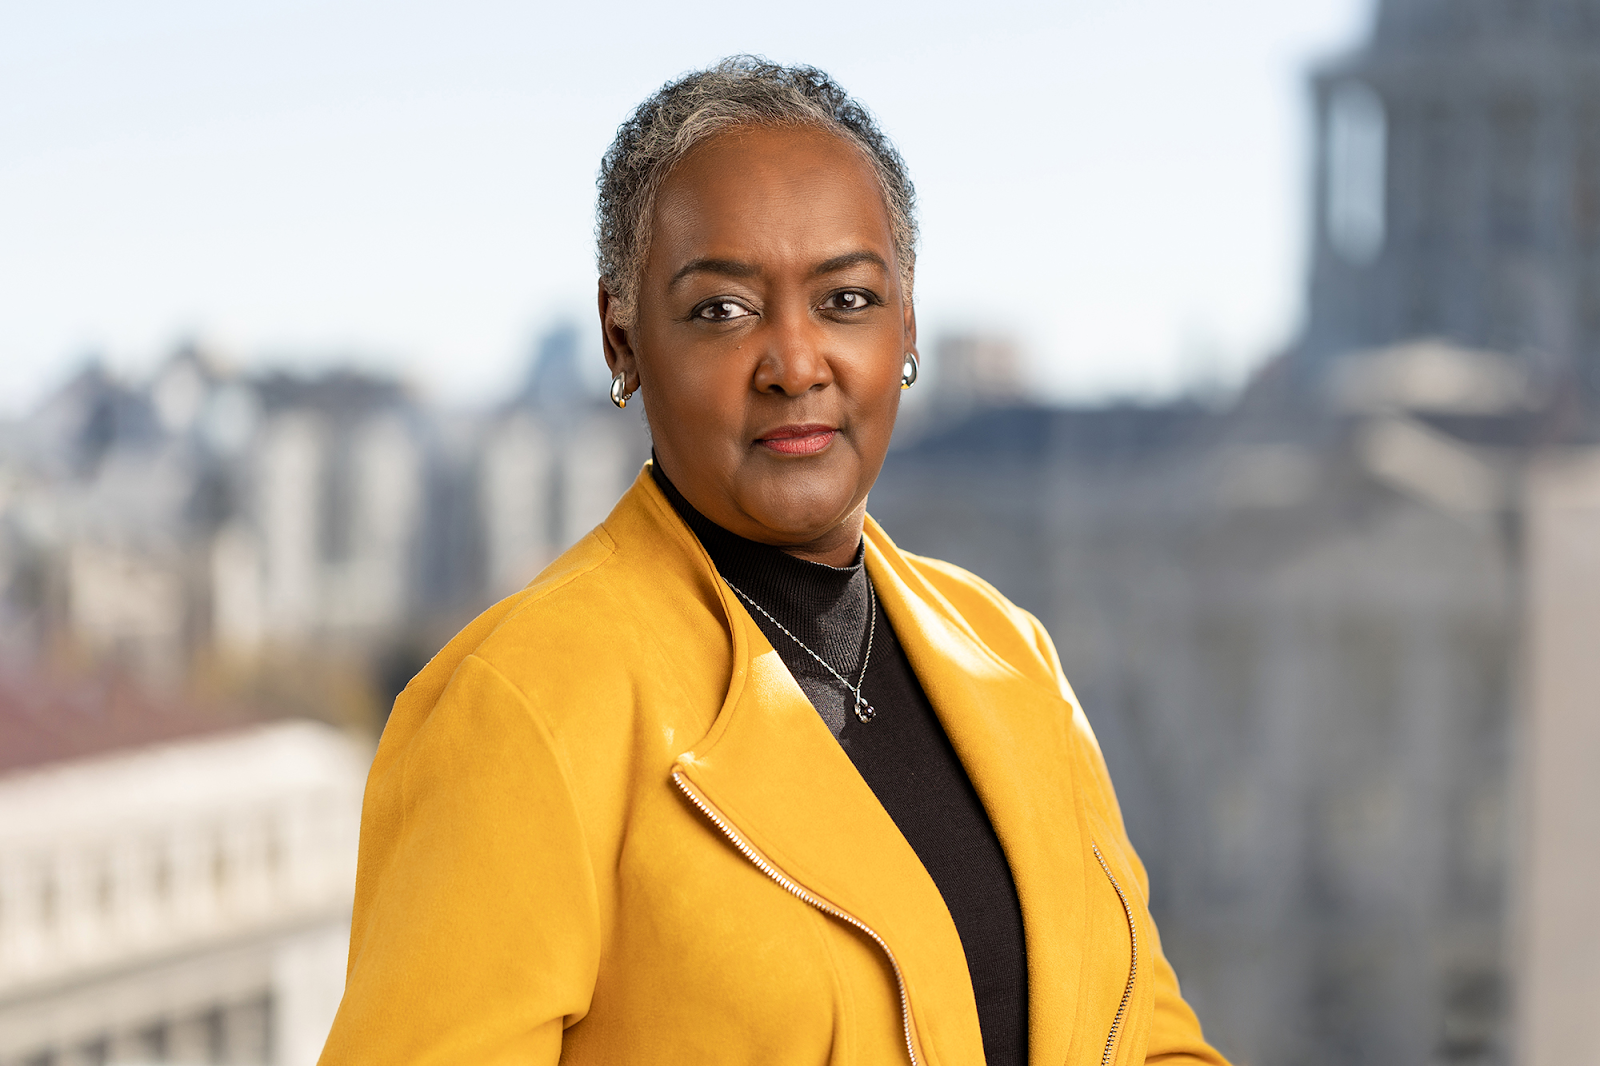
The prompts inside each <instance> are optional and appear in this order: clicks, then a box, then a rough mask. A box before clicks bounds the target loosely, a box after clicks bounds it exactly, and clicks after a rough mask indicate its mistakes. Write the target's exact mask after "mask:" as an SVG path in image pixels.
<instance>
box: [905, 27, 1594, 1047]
mask: <svg viewBox="0 0 1600 1066" xmlns="http://www.w3.org/2000/svg"><path fill="white" fill-rule="evenodd" d="M1597 58H1600V3H1595V2H1593V0H1517V2H1512V0H1383V2H1381V3H1379V4H1378V5H1377V11H1376V18H1375V23H1374V29H1373V35H1372V39H1371V41H1370V42H1369V43H1368V44H1367V45H1366V46H1365V47H1363V48H1362V49H1360V50H1359V51H1357V52H1356V53H1354V54H1352V55H1350V56H1348V57H1345V58H1343V59H1341V60H1339V61H1337V62H1334V63H1331V64H1329V65H1327V66H1326V67H1324V68H1322V69H1321V70H1319V71H1318V72H1317V74H1316V75H1315V77H1314V78H1313V83H1312V85H1313V95H1314V98H1315V102H1316V114H1317V121H1318V133H1319V136H1318V140H1317V145H1318V147H1317V164H1318V165H1317V167H1316V170H1315V182H1314V187H1313V189H1312V194H1313V195H1312V203H1313V207H1314V211H1315V218H1316V223H1317V224H1316V227H1315V242H1314V253H1313V257H1312V263H1311V273H1310V288H1309V299H1308V317H1307V321H1306V324H1305V328H1304V333H1303V335H1302V337H1301V339H1300V340H1299V342H1298V343H1297V344H1296V345H1295V346H1294V347H1293V348H1292V349H1291V350H1290V351H1289V352H1288V353H1286V354H1285V355H1284V356H1282V357H1281V358H1279V359H1278V360H1276V361H1274V363H1273V364H1272V365H1270V366H1269V367H1268V368H1267V369H1266V370H1265V371H1263V372H1262V373H1261V374H1260V375H1259V376H1258V377H1257V378H1256V379H1255V380H1254V381H1253V382H1252V383H1251V384H1250V386H1249V388H1248V389H1247V390H1246V391H1245V392H1244V394H1243V395H1242V396H1241V397H1240V398H1239V400H1238V402H1237V403H1235V404H1233V405H1231V406H1228V407H1227V408H1226V409H1220V410H1219V409H1217V408H1216V407H1215V406H1214V405H1210V404H1201V403H1192V404H1191V403H1185V402H1179V403H1175V404H1168V405H1157V406H1149V407H1137V406H1120V407H1102V408H1088V409H1055V408H1040V407H1028V406H1017V405H1015V404H1005V403H999V404H995V403H993V402H991V403H990V405H989V409H988V410H982V409H981V405H980V409H979V410H977V411H975V412H974V413H973V414H972V415H971V417H969V418H968V419H967V420H965V421H964V422H961V423H959V424H956V425H953V426H948V425H947V426H945V427H944V428H942V429H941V431H940V432H938V433H935V434H932V435H926V436H923V437H922V438H920V439H918V440H916V441H915V442H913V443H911V444H910V445H909V446H906V447H903V448H902V449H901V450H899V451H897V452H895V453H892V454H891V457H890V461H889V464H888V467H887V468H886V470H885V473H884V475H883V477H882V479H881V480H880V482H879V485H878V488H877V489H876V491H875V492H874V494H873V511H874V514H875V515H877V517H879V518H880V519H881V520H882V521H883V522H884V523H885V525H886V526H887V528H888V529H889V531H890V533H891V534H893V535H898V536H899V537H900V538H901V539H902V543H903V544H904V545H905V546H906V547H908V548H909V549H911V550H913V551H918V552H926V553H928V554H932V555H936V556H941V557H944V558H949V559H952V560H953V561H955V562H958V563H961V564H963V565H967V566H969V567H971V568H972V569H974V570H976V571H977V572H979V573H980V574H983V575H984V576H985V577H988V578H990V579H991V580H993V581H994V582H995V584H997V585H998V586H999V587H1000V589H1001V590H1002V591H1004V592H1006V593H1007V594H1008V595H1010V596H1012V597H1013V598H1014V599H1016V600H1017V601H1018V602H1019V603H1021V604H1023V605H1024V606H1026V607H1028V608H1029V609H1031V610H1033V611H1034V612H1035V613H1037V614H1038V615H1039V616H1040V617H1041V618H1042V619H1043V620H1044V621H1045V623H1046V624H1047V626H1048V627H1049V629H1050V630H1051V632H1052V633H1053V635H1054V636H1055V639H1056V642H1057V645H1058V647H1059V648H1060V650H1061V654H1062V658H1063V660H1064V662H1065V665H1066V667H1067V670H1068V673H1069V675H1070V676H1071V677H1072V678H1073V680H1074V684H1075V686H1076V688H1077V691H1078V693H1079V695H1080V696H1081V697H1082V698H1083V700H1084V702H1085V704H1086V707H1087V710H1088V712H1089V715H1090V718H1091V720H1092V721H1094V723H1095V724H1096V728H1097V730H1098V731H1099V733H1100V736H1101V738H1102V742H1103V744H1104V747H1105V750H1106V754H1107V758H1108V761H1109V762H1110V763H1111V766H1112V771H1113V774H1114V776H1115V778H1116V780H1117V782H1118V786H1119V792H1120V796H1121V799H1122V802H1123V805H1124V810H1125V814H1126V817H1127V820H1128V823H1129V826H1130V830H1131V832H1132V835H1133V838H1134V841H1135V843H1136V844H1138V845H1139V846H1140V848H1141V850H1142V853H1143V855H1144V857H1145V858H1146V860H1147V862H1148V864H1149V866H1150V870H1151V874H1152V879H1153V882H1154V893H1155V898H1154V900H1153V909H1154V911H1155V913H1156V914H1157V916H1158V918H1159V919H1160V920H1161V921H1162V931H1163V935H1164V939H1165V942H1166V946H1167V947H1168V949H1169V953H1170V955H1171V956H1172V958H1173V960H1174V963H1175V965H1176V966H1177V968H1178V971H1179V975H1180V977H1181V978H1182V979H1183V980H1184V983H1185V989H1186V991H1187V992H1188V994H1189V995H1190V997H1191V998H1192V999H1193V1001H1194V1003H1195V1005H1196V1007H1197V1008H1198V1009H1199V1011H1200V1015H1201V1017H1202V1019H1203V1020H1204V1021H1205V1022H1206V1024H1207V1026H1208V1030H1209V1032H1210V1033H1211V1034H1212V1035H1213V1036H1214V1038H1215V1040H1216V1041H1217V1043H1218V1044H1219V1046H1220V1047H1221V1048H1222V1049H1223V1050H1224V1051H1225V1052H1227V1053H1229V1054H1230V1055H1232V1056H1235V1057H1236V1059H1237V1060H1238V1061H1240V1062H1242V1063H1269V1062H1296V1063H1305V1064H1317V1063H1327V1064H1330V1066H1331V1064H1335V1063H1361V1062H1459V1063H1503V1062H1509V1061H1512V1060H1516V1061H1520V1062H1525V1063H1536V1064H1540V1066H1542V1064H1544V1063H1556V1062H1572V1061H1590V1060H1592V1059H1593V1058H1594V1053H1593V1051H1592V1049H1591V1047H1590V1045H1589V1042H1588V1040H1587V1037H1586V1034H1585V1021H1584V1020H1585V1019H1587V1017H1588V1011H1589V1010H1590V1009H1592V1007H1593V1005H1594V1004H1595V1003H1597V1002H1600V977H1597V976H1596V975H1597V974H1600V968H1597V967H1595V965H1594V962H1593V960H1594V959H1595V958H1596V955H1597V952H1600V915H1597V914H1596V913H1595V910H1594V906H1593V900H1594V898H1595V886H1596V885H1597V884H1600V866H1597V865H1596V860H1595V856H1596V855H1600V786H1597V785H1596V784H1595V783H1594V782H1595V781H1596V778H1595V775H1594V774H1593V773H1592V771H1590V770H1589V768H1588V767H1587V761H1588V760H1589V759H1590V758H1591V757H1592V753H1593V752H1594V751H1595V750H1596V744H1597V743H1600V733H1597V722H1600V714H1597V713H1596V707H1597V706H1600V705H1597V704H1596V701H1595V697H1594V695H1593V693H1594V692H1595V691H1596V690H1597V689H1600V656H1597V655H1595V654H1594V653H1593V650H1592V649H1593V648H1594V647H1595V643H1596V640H1597V638H1600V615H1597V613H1596V609H1595V607H1594V604H1596V603H1600V422H1597V418H1596V397H1597V394H1600V377H1597V376H1596V367H1600V347H1597V345H1600V325H1597V324H1600V317H1597V313H1600V312H1597V309H1600V272H1597V271H1600V266H1597V264H1600V243H1597V242H1596V241H1590V240H1589V237H1587V236H1585V234H1589V232H1590V231H1591V230H1593V231H1594V232H1595V233H1596V234H1600V222H1597V221H1596V219H1600V214H1597V213H1596V205H1600V164H1597V163H1596V160H1600V155H1595V153H1594V152H1591V149H1592V148H1595V147H1596V146H1600V140H1596V139H1595V138H1596V136H1597V133H1596V131H1600V63H1597ZM1591 142H1593V144H1591ZM1591 155H1593V156H1594V158H1593V159H1591V158H1590V156H1591ZM1591 216H1593V217H1591ZM1591 223H1592V224H1591ZM1586 242H1587V243H1586ZM1590 245H1593V247H1590Z"/></svg>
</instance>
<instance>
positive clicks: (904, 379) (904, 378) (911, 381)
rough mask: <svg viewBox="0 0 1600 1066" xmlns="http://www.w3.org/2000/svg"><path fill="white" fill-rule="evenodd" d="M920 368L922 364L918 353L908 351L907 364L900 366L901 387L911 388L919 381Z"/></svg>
mask: <svg viewBox="0 0 1600 1066" xmlns="http://www.w3.org/2000/svg"><path fill="white" fill-rule="evenodd" d="M918 369H920V364H919V363H918V362H917V353H916V352H907V353H906V361H905V364H904V365H903V366H902V367H901V368H900V387H901V388H902V389H909V388H910V387H911V386H913V385H915V384H916V383H917V370H918Z"/></svg>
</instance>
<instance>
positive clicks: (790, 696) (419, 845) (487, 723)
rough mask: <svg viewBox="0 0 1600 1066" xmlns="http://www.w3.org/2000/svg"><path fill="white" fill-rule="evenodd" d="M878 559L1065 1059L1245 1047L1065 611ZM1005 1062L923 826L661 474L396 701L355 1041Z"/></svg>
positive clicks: (1038, 1026)
mask: <svg viewBox="0 0 1600 1066" xmlns="http://www.w3.org/2000/svg"><path fill="white" fill-rule="evenodd" d="M866 561H867V570H868V573H869V574H870V575H871V578H872V581H873V584H874V586H875V587H876V589H877V592H878V596H879V599H880V600H881V601H882V603H883V608H884V610H885V611H886V612H887V615H888V617H889V619H890V621H891V622H892V623H893V625H894V630H895V635H896V636H897V637H899V639H900V643H901V644H902V645H903V646H904V648H905V652H906V655H907V656H908V658H909V659H910V661H911V664H912V667H913V668H914V669H915V671H916V675H917V679H918V680H919V681H920V682H921V683H922V687H923V688H924V690H925V691H926V692H927V694H928V698H929V699H930V700H931V701H932V703H933V706H934V707H935V709H936V710H937V712H938V714H939V718H940V721H941V722H942V723H943V724H944V727H945V730H946V732H947V733H948V734H949V737H950V740H951V742H952V743H953V744H954V746H955V749H956V751H957V753H958V754H959V755H960V757H961V761H962V764H963V765H964V766H965V767H966V769H967V772H968V774H969V775H970V776H971V778H972V781H973V784H974V786H975V787H976V788H977V791H978V794H979V795H980V796H981V797H982V799H983V803H984V807H985V808H986V809H987V810H988V812H989V816H990V819H991V821H992V822H993V823H994V827H995V831H996V833H997V834H998V835H999V838H1000V841H1001V844H1002V846H1003V847H1004V848H1005V852H1006V857H1007V859H1008V860H1009V862H1010V864H1011V870H1012V875H1013V877H1014V879H1015V881H1016V886H1017V895H1018V897H1019V899H1020V900H1021V904H1022V915H1023V922H1024V928H1025V930H1026V936H1027V956H1028V985H1029V994H1028V1010H1029V1014H1028V1026H1029V1049H1030V1050H1029V1055H1030V1059H1031V1061H1032V1062H1034V1063H1051V1064H1055V1063H1073V1064H1081V1066H1094V1064H1097V1063H1100V1064H1105V1066H1110V1064H1113V1063H1116V1064H1128V1063H1139V1062H1144V1061H1150V1060H1154V1059H1166V1060H1172V1061H1179V1060H1185V1061H1198V1062H1207V1063H1213V1064H1216V1063H1221V1062H1222V1060H1221V1058H1220V1057H1219V1056H1218V1055H1217V1054H1216V1052H1214V1051H1213V1050H1212V1049H1211V1048H1209V1047H1208V1046H1207V1045H1206V1043H1205V1041H1204V1039H1203V1037H1202V1036H1201V1033H1200V1026H1199V1023H1198V1022H1197V1021H1196V1020H1195V1016H1194V1014H1193V1012H1192V1011H1190V1009H1189V1008H1188V1006H1187V1005H1186V1004H1185V1003H1184V1002H1183V999H1182V998H1181V997H1180V995H1179V992H1178V984H1177V980H1176V979H1175V977H1174V976H1173V973H1172V969H1171V967H1170V966H1168V964H1167V962H1166V959H1165V958H1164V957H1163V956H1162V954H1161V947H1160V943H1159V940H1158V938H1157V936H1156V929H1155V925H1154V923H1152V922H1151V920H1150V913H1149V911H1148V910H1147V909H1146V900H1147V897H1148V887H1147V884H1146V878H1145V873H1144V869H1143V867H1142V866H1141V865H1140V863H1139V859H1138V857H1137V856H1136V855H1135V854H1134V851H1133V848H1132V847H1131V846H1130V844H1129V843H1128V839H1127V836H1126V834H1125V832H1124V830H1123V826H1122V818H1121V814H1120V813H1119V811H1118V809H1117V802H1116V798H1115V796H1114V795H1113V793H1112V790H1111V783H1110V780H1109V779H1108V777H1107V776H1106V770H1105V765H1104V763H1103V761H1102V760H1101V757H1100V751H1099V748H1098V746H1097V745H1096V742H1095V739H1094V735H1093V733H1092V732H1091V731H1090V729H1089V723H1088V722H1087V721H1086V720H1085V718H1084V716H1083V712H1082V711H1081V710H1080V709H1079V708H1078V707H1077V703H1076V700H1075V698H1074V697H1073V694H1072V691H1071V689H1070V688H1069V687H1068V685H1067V681H1066V678H1065V677H1064V676H1063V675H1062V672H1061V667H1060V664H1059V662H1058V660H1057V658H1056V654H1055V650H1054V648H1053V647H1052V646H1051V644H1050V640H1049V638H1048V637H1047V636H1046V635H1045V633H1044V630H1043V629H1042V628H1041V627H1040V625H1039V623H1038V622H1037V621H1035V620H1034V618H1033V617H1032V616H1031V615H1029V614H1027V613H1026V612H1024V611H1022V610H1020V609H1019V608H1017V607H1015V606H1013V605H1012V604H1010V603H1009V602H1008V601H1006V600H1005V599H1004V598H1003V597H1001V596H1000V595H999V593H997V592H996V591H995V590H994V589H993V588H991V587H990V586H988V585H987V584H985V583H983V582H982V581H980V580H978V579H977V578H975V577H973V576H972V575H970V574H967V573H966V572H964V571H961V570H958V569H956V568H955V567H952V566H949V565H947V564H944V563H939V562H934V561H931V560H928V559H922V558H918V557H916V556H913V555H908V554H906V553H905V552H902V551H900V550H899V549H898V548H896V547H895V545H894V544H893V543H892V542H891V541H890V540H889V538H888V537H887V536H886V535H885V534H884V532H883V530H882V529H880V528H879V527H878V526H877V525H876V524H875V523H872V522H870V521H869V522H868V524H867V533H866ZM558 1060H559V1061H560V1062H563V1063H693V1064H697V1066H700V1064H708V1063H761V1064H764V1066H773V1064H787V1063H796V1064H800V1063H804V1064H808V1066H809V1064H820V1063H833V1064H845V1063H905V1062H908V1061H914V1062H916V1063H923V1064H927V1066H958V1064H971V1063H981V1062H982V1061H983V1048H982V1042H981V1039H980V1036H979V1031H978V1014H977V1008H976V1006H975V1004H974V1000H973V994H972V986H971V982H970V981H969V980H968V977H967V967H966V960H965V955H964V954H963V952H962V948H961V941H960V939H959V937H958V936H957V933H956V928H955V925H954V923H953V922H952V921H951V919H950V915H949V912H948V911H947V910H946V909H945V906H944V901H943V899H942V898H941V897H940V895H939V891H938V889H937V888H936V887H935V886H934V883H933V881H932V880H931V879H930V878H929V877H928V875H927V873H926V872H925V871H924V870H923V868H922V865H921V863H920V862H919V861H918V859H917V856H916V854H915V853H914V852H913V851H912V849H911V847H910V845H908V844H907V843H906V841H905V840H904V838H902V837H901V835H900V833H899V831H898V830H897V829H896V828H895V826H894V823H893V822H892V821H891V820H890V818H889V816H888V814H887V813H885V811H884V810H883V808H882V807H881V806H880V805H879V804H878V802H877V800H876V798H875V797H874V796H873V794H872V792H871V791H870V790H869V789H868V787H867V785H866V783H865V782H864V781H862V779H861V777H860V776H859V775H858V774H857V773H856V771H855V767H854V766H853V765H852V764H851V762H850V759H849V757H848V756H847V755H845V753H844V751H843V750H842V749H841V748H840V747H839V744H838V742H837V741H835V740H834V738H833V736H832V735H831V734H830V733H829V732H828V729H827V726H826V725H824V724H823V722H822V719H821V718H820V717H819V716H818V715H817V713H816V711H815V710H813V709H812V707H811V705H810V704H809V703H808V702H807V701H806V698H805V696H804V695H803V694H802V693H801V691H800V689H799V687H798V686H797V685H796V684H795V682H794V679H793V678H792V677H791V676H790V674H789V673H788V671H787V670H786V669H785V668H784V666H783V664H782V663H781V661H780V660H779V658H778V655H777V653H776V652H774V651H773V650H772V647H771V645H770V644H768V643H767V641H766V638H765V637H764V636H763V635H762V633H761V630H760V629H759V628H757V627H756V625H755V623H754V622H753V621H751V619H750V616H749V615H748V614H746V612H745V610H744V608H743V607H742V606H741V605H740V604H739V603H738V601H737V600H736V599H735V597H734V596H733V594H732V593H731V592H730V591H729V590H728V589H727V587H726V586H725V585H723V584H722V583H721V582H720V581H719V580H718V579H717V577H716V572H715V570H714V569H713V567H712V565H711V561H710V559H709V557H708V556H707V555H706V553H705V551H704V550H703V549H702V548H701V547H700V544H699V542H698V541H697V540H696V539H695V537H694V534H693V533H691V532H690V531H689V529H688V527H687V526H685V525H684V523H683V522H682V521H681V520H680V519H679V517H678V516H677V514H676V513H675V512H674V511H673V510H672V507H671V506H670V505H669V504H668V502H667V500H666V499H665V498H664V497H663V496H662V494H661V492H660V490H659V489H658V488H657V487H656V486H655V484H654V483H653V481H652V480H651V478H650V477H649V474H648V470H647V471H646V472H645V473H643V474H641V475H640V477H639V479H638V481H637V482H636V483H635V484H634V486H633V488H632V489H631V490H630V491H629V492H628V494H627V495H626V496H625V497H623V499H622V501H621V502H620V503H619V504H618V505H617V508H616V510H615V511H613V512H612V514H611V516H610V517H609V518H607V519H606V521H605V522H604V523H603V524H602V525H601V526H600V527H599V528H597V529H596V530H595V531H594V532H593V533H591V534H589V536H587V537H585V538H584V539H583V540H582V541H581V542H580V543H579V544H578V545H577V546H575V547H574V548H573V549H572V550H571V551H569V552H567V553H566V554H565V555H563V556H562V557H561V558H560V559H558V560H557V561H556V562H555V563H554V564H552V565H551V566H550V567H549V568H548V569H547V570H546V571H545V572H544V573H543V574H542V575H540V577H539V578H538V579H537V580H535V581H534V583H533V584H531V585H530V586H528V588H527V589H525V590H523V591H522V592H521V593H519V594H517V595H515V596H512V597H510V598H509V599H507V600H505V601H503V602H501V603H500V604H498V605H497V606H495V607H493V608H491V609H489V610H488V611H487V612H485V613H484V614H483V615H482V616H480V617H479V618H478V619H477V620H476V621H474V622H473V623H472V624H471V625H469V626H468V627H467V628H466V629H465V630H463V631H462V632H461V633H460V634H459V635H458V636H457V637H456V638H455V639H454V640H453V641H451V642H450V644H449V645H448V646H447V647H446V648H445V649H444V650H443V651H442V652H440V653H439V655H438V656H436V657H435V658H434V660H433V661H432V662H431V663H430V664H429V665H428V667H427V668H426V669H425V670H423V671H422V673H420V674H419V675H417V677H416V679H415V680H413V681H412V682H411V684H410V685H409V686H407V688H406V690H405V692H404V693H402V694H401V696H400V698H399V700H397V701H396V703H395V708H394V713H393V716H392V717H391V718H390V719H389V724H388V727H387V728H386V729H385V730H384V734H383V741H382V743H381V744H380V745H379V748H378V755H377V759H376V761H375V762H374V763H373V767H372V773H371V776H370V778H369V780H368V783H367V793H366V801H365V808H364V811H363V814H362V824H361V855H360V868H359V872H358V874H357V880H356V897H355V915H354V926H353V929H352V933H351V943H350V964H349V977H348V983H347V985H346V989H345V995H344V1002H343V1004H342V1005H341V1006H340V1008H339V1014H338V1018H337V1020H336V1021H335V1022H334V1026H333V1031H332V1033H331V1035H330V1036H329V1038H328V1043H327V1047H326V1049H325V1051H324V1052H323V1057H322V1062H323V1063H324V1064H329V1066H332V1064H343V1063H384V1064H390V1063H406V1064H413V1063H415V1064H444V1063H450V1064H457V1063H460V1064H469V1063H470V1064H490V1063H507V1064H510V1063H518V1064H529V1063H554V1062H556V1061H558Z"/></svg>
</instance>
